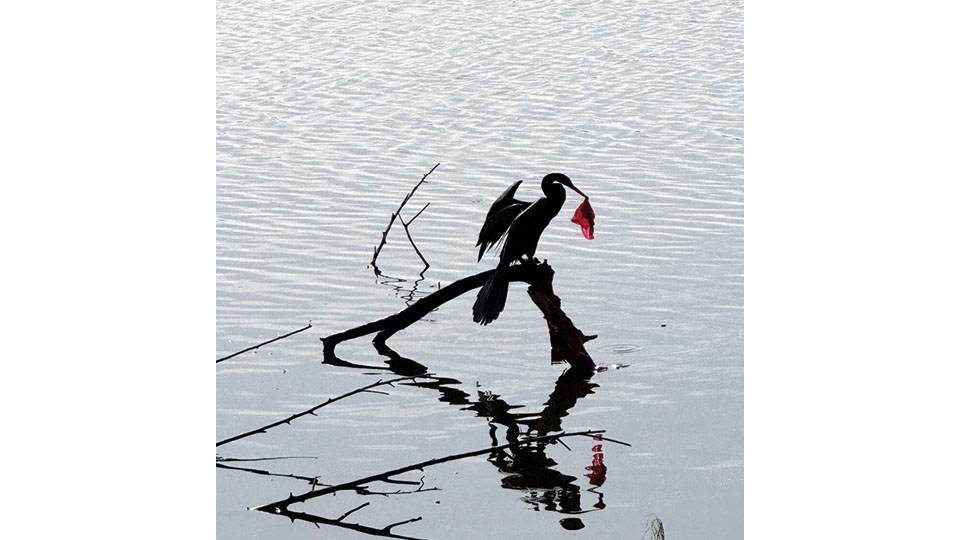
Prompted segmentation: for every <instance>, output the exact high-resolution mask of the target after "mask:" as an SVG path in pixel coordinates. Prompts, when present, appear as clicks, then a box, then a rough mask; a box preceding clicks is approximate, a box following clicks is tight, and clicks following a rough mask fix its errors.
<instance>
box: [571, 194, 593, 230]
mask: <svg viewBox="0 0 960 540" xmlns="http://www.w3.org/2000/svg"><path fill="white" fill-rule="evenodd" d="M595 217H596V214H594V213H593V208H592V207H591V206H590V199H589V198H587V197H584V198H583V202H582V203H580V206H579V207H577V211H576V212H574V213H573V219H571V220H570V221H572V222H574V223H576V224H577V225H580V230H581V231H583V237H584V238H586V239H587V240H593V219H594V218H595Z"/></svg>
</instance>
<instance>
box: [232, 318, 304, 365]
mask: <svg viewBox="0 0 960 540" xmlns="http://www.w3.org/2000/svg"><path fill="white" fill-rule="evenodd" d="M312 327H313V325H312V324H308V325H306V326H304V327H303V328H301V329H299V330H294V331H293V332H290V333H289V334H284V335H282V336H280V337H275V338H273V339H270V340H267V341H264V342H263V343H261V344H259V345H254V346H253V347H247V348H246V349H244V350H242V351H237V352H235V353H233V354H228V355H227V356H224V357H223V358H218V359H217V361H216V363H217V364H219V363H220V362H223V361H224V360H229V359H230V358H233V357H234V356H237V355H240V354H243V353H245V352H249V351H252V350H254V349H259V348H260V347H263V346H264V345H267V344H268V343H273V342H274V341H279V340H281V339H283V338H288V337H290V336H292V335H294V334H299V333H300V332H303V331H304V330H307V329H309V328H312Z"/></svg>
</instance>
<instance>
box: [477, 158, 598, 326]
mask: <svg viewBox="0 0 960 540" xmlns="http://www.w3.org/2000/svg"><path fill="white" fill-rule="evenodd" d="M564 186H566V187H568V188H570V189H572V190H574V191H576V192H577V193H579V194H580V195H581V196H582V197H583V198H584V200H585V201H586V199H587V196H586V195H585V194H584V193H583V192H582V191H580V190H579V189H577V188H576V187H575V186H574V185H573V182H571V181H570V179H569V178H567V176H566V175H564V174H560V173H550V174H548V175H546V176H544V177H543V180H542V181H541V183H540V188H541V189H542V190H543V193H544V197H541V198H540V199H538V200H537V201H535V202H533V203H529V202H524V201H519V200H517V199H515V198H514V194H515V193H516V192H517V188H518V187H520V182H516V183H515V184H513V185H512V186H510V187H509V188H508V189H507V190H506V191H504V192H503V194H501V195H500V197H498V198H497V200H496V201H494V203H493V205H491V206H490V210H489V211H488V212H487V218H486V220H484V222H483V227H481V229H480V235H479V237H478V238H477V246H479V247H480V253H479V255H478V257H477V260H478V261H479V260H480V259H481V258H482V257H483V253H484V252H485V251H487V250H488V249H489V248H490V247H491V246H493V245H494V244H496V243H497V242H500V241H501V240H502V241H503V248H502V249H501V250H500V263H499V264H497V268H496V269H495V270H494V271H493V273H492V274H491V275H490V277H489V278H487V281H486V282H485V283H484V284H483V287H481V288H480V292H479V293H477V300H476V302H475V303H474V304H473V320H474V321H475V322H478V323H480V324H483V325H486V324H490V322H492V321H493V320H494V319H496V318H497V317H498V316H499V315H500V312H501V311H503V307H504V305H505V304H506V301H507V289H508V287H509V280H508V278H507V268H509V266H510V264H511V263H513V262H514V261H519V260H521V258H522V257H524V256H526V257H527V258H528V259H533V255H534V253H536V251H537V243H539V241H540V235H541V234H543V230H544V229H546V228H547V225H548V224H549V223H550V221H551V220H552V219H553V218H554V217H555V216H556V215H557V214H558V213H559V212H560V209H561V208H562V207H563V203H564V201H566V198H567V195H566V190H565V189H564ZM590 215H591V218H592V212H591V214H590ZM584 231H586V229H584ZM592 235H593V233H592V226H591V233H590V236H589V237H592ZM584 236H587V233H586V232H584ZM589 237H588V238H589Z"/></svg>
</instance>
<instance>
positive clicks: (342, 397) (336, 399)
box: [217, 377, 414, 446]
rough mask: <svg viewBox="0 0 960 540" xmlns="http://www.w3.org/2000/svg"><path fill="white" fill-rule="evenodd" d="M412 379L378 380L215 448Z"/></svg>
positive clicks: (222, 442) (224, 442)
mask: <svg viewBox="0 0 960 540" xmlns="http://www.w3.org/2000/svg"><path fill="white" fill-rule="evenodd" d="M413 378H414V377H399V378H396V379H390V380H389V381H384V380H379V381H377V382H375V383H373V384H368V385H367V386H364V387H363V388H357V389H355V390H351V391H350V392H347V393H346V394H342V395H339V396H337V397H334V398H330V399H328V400H327V401H325V402H323V403H321V404H319V405H317V406H315V407H311V408H309V409H307V410H305V411H302V412H298V413H296V414H292V415H290V416H288V417H286V418H284V419H283V420H278V421H276V422H274V423H272V424H267V425H265V426H263V427H261V428H257V429H252V430H250V431H247V432H246V433H241V434H239V435H234V436H233V437H230V438H227V439H224V440H222V441H220V442H218V443H217V446H221V445H224V444H227V443H229V442H233V441H237V440H240V439H243V438H246V437H249V436H251V435H256V434H257V433H266V432H267V430H268V429H271V428H275V427H277V426H279V425H283V424H289V423H290V422H291V421H293V420H296V419H297V418H300V417H301V416H306V415H308V414H314V413H315V412H316V411H317V409H320V408H321V407H326V406H327V405H329V404H331V403H333V402H335V401H340V400H341V399H344V398H347V397H350V396H352V395H354V394H359V393H361V392H366V391H367V390H369V389H371V388H375V387H377V386H383V385H392V384H393V383H395V382H399V381H405V380H408V379H413Z"/></svg>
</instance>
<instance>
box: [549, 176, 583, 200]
mask: <svg viewBox="0 0 960 540" xmlns="http://www.w3.org/2000/svg"><path fill="white" fill-rule="evenodd" d="M553 183H557V184H562V185H564V186H567V187H568V188H570V189H572V190H574V191H576V192H577V193H579V194H580V196H581V197H583V198H584V199H587V198H589V197H587V196H586V194H585V193H584V192H582V191H580V190H579V189H577V186H575V185H573V182H571V181H570V178H569V177H567V175H565V174H562V173H550V174H548V175H546V176H544V177H543V188H544V189H546V187H547V186H548V185H550V184H553Z"/></svg>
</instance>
